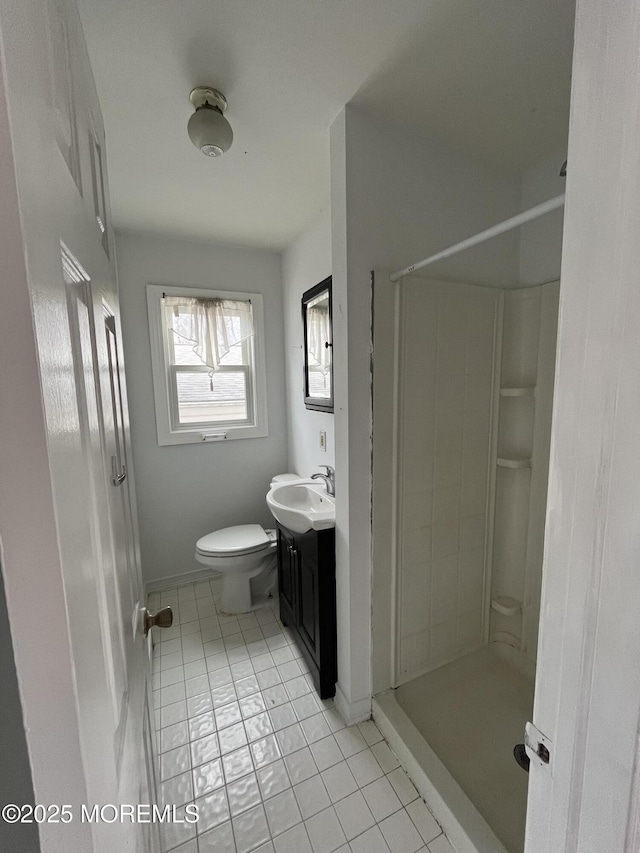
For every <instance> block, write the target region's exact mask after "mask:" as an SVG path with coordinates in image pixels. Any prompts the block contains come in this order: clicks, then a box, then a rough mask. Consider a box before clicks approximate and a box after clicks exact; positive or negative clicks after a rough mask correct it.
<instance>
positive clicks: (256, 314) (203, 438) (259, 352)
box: [147, 284, 269, 446]
mask: <svg viewBox="0 0 640 853" xmlns="http://www.w3.org/2000/svg"><path fill="white" fill-rule="evenodd" d="M163 294H166V295H167V296H184V297H185V298H198V297H204V298H206V299H233V300H241V301H250V302H251V309H252V314H253V326H254V336H253V341H252V342H250V344H249V345H250V346H251V347H252V350H253V354H252V355H253V358H252V362H253V364H252V368H253V369H251V368H249V370H248V371H246V372H247V374H248V377H247V407H248V408H249V407H250V404H251V403H252V404H253V420H252V421H251V422H250V423H242V422H240V423H231V424H214V423H210V424H189V425H188V426H177V424H178V401H177V399H176V394H175V393H174V390H173V385H174V383H172V382H171V380H170V374H171V373H172V372H175V369H174V368H173V366H172V365H171V364H170V363H169V358H168V355H169V351H168V345H167V339H166V330H165V327H164V323H163V321H162V297H163ZM147 309H148V312H149V338H150V343H151V368H152V373H153V396H154V399H155V408H156V427H157V431H158V444H159V445H161V446H162V445H169V444H196V443H197V444H203V443H205V442H218V441H225V440H226V441H229V440H233V439H238V438H264V437H265V436H267V435H268V434H269V432H268V421H267V371H266V367H265V365H266V358H265V342H264V311H263V305H262V295H261V294H260V293H244V292H240V291H227V290H224V291H223V290H205V289H202V288H193V287H168V286H167V285H162V284H148V285H147ZM196 369H197V368H196ZM238 369H239V371H243V370H245V368H244V367H243V366H240V365H238ZM202 370H203V371H206V372H209V369H208V368H207V367H206V366H205V365H203V366H202Z"/></svg>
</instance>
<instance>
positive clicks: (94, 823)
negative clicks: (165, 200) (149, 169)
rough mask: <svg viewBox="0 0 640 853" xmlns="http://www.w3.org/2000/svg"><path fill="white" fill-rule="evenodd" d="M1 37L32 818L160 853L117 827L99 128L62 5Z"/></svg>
mask: <svg viewBox="0 0 640 853" xmlns="http://www.w3.org/2000/svg"><path fill="white" fill-rule="evenodd" d="M0 39H1V43H0V52H1V54H2V59H3V68H2V75H3V76H2V97H0V155H1V156H0V164H1V165H0V183H1V184H2V188H3V190H6V191H5V192H4V193H3V197H2V205H3V213H2V217H3V219H2V226H3V227H2V228H0V254H2V256H3V258H4V260H3V266H2V267H0V269H1V271H2V274H3V296H4V297H5V299H6V302H5V309H4V312H3V313H4V315H5V316H4V317H3V321H4V326H3V329H2V334H3V340H2V345H3V349H2V357H3V364H4V365H5V371H6V372H7V374H10V375H9V379H8V383H7V388H8V389H9V391H10V394H11V396H10V397H8V398H6V399H5V398H3V401H2V403H3V406H10V407H11V408H12V414H13V419H12V422H11V424H10V426H11V430H10V431H8V432H7V442H6V444H5V445H4V450H5V451H6V454H7V456H6V459H4V460H3V461H5V462H6V465H5V468H4V472H5V474H6V477H5V478H3V479H4V483H3V485H4V486H5V487H6V489H7V492H9V493H11V494H12V496H13V501H12V508H11V509H9V508H5V506H4V505H3V506H2V507H0V510H1V511H0V520H1V521H2V529H1V530H0V535H1V537H2V547H3V569H4V573H5V586H6V589H7V599H8V609H9V616H10V621H11V628H12V635H13V643H14V648H15V657H16V667H17V671H18V678H19V681H20V685H21V693H22V702H23V709H24V716H25V723H26V729H27V743H28V747H29V750H30V758H31V764H32V773H33V783H34V790H35V796H36V802H38V803H42V804H45V805H48V804H61V805H64V804H68V805H69V806H70V812H69V813H70V814H72V816H73V819H72V820H71V821H70V822H69V823H66V822H58V823H54V824H42V825H41V826H40V827H39V829H40V840H41V847H42V851H43V853H49V851H61V850H64V851H68V853H102V852H103V851H104V853H107V851H108V853H112V851H114V850H123V851H132V853H134V851H136V853H137V852H138V851H139V853H143V851H144V853H155V851H157V850H158V849H159V844H158V831H157V824H154V823H149V822H145V819H146V817H147V815H146V813H144V812H143V813H142V816H141V819H140V820H139V819H138V818H139V815H138V812H137V811H135V812H133V813H131V811H130V810H128V809H126V808H125V812H124V813H122V812H120V811H119V809H120V807H121V806H125V807H127V806H133V807H136V806H138V804H143V805H146V804H148V805H152V804H153V803H154V801H155V776H154V772H153V753H154V749H153V731H152V724H151V719H152V717H151V715H150V713H149V694H150V690H149V686H148V679H149V648H148V641H147V640H146V639H145V637H144V635H143V632H142V630H141V620H140V618H139V613H140V603H141V602H142V599H143V587H142V582H141V577H140V571H139V561H138V555H137V547H136V537H135V523H134V518H133V500H132V493H131V490H130V489H131V487H132V484H131V475H132V469H131V465H130V458H129V456H130V450H129V436H128V415H127V405H126V389H125V384H124V373H123V364H122V351H121V347H120V341H119V318H118V297H117V287H116V274H115V262H114V260H115V259H114V245H113V236H112V232H111V227H110V221H109V205H108V190H107V183H106V166H105V161H104V150H105V146H104V134H103V130H102V119H101V115H100V109H99V105H98V101H97V97H96V93H95V87H94V83H93V78H92V76H91V70H90V66H89V63H88V59H87V56H86V49H85V46H84V40H83V37H82V30H81V27H80V23H79V19H78V16H77V11H76V9H75V7H74V5H73V2H72V0H1V2H0ZM5 96H6V104H5V102H4V101H5ZM9 127H10V134H9V132H8V130H9ZM12 183H13V186H12ZM7 188H8V189H7ZM7 226H8V227H7ZM21 312H22V313H21ZM27 312H28V317H29V321H28V322H27V320H26V316H24V315H26V313H27ZM18 353H21V355H20V356H18ZM14 375H15V379H12V378H11V377H13V376H14ZM3 439H4V436H3ZM27 484H29V485H30V490H28V489H27V488H26V487H25V486H26V485H27ZM52 534H53V535H52ZM34 554H37V555H38V556H37V557H35V556H34ZM96 805H97V806H98V807H99V808H101V807H103V806H104V807H106V811H103V812H98V813H96V812H94V811H93V807H94V806H96ZM83 806H85V807H86V808H87V812H85V813H84V815H83V812H82V807H83ZM114 806H115V808H116V810H114V808H113V807H114ZM83 817H84V820H83ZM88 817H89V818H90V819H87V818H88Z"/></svg>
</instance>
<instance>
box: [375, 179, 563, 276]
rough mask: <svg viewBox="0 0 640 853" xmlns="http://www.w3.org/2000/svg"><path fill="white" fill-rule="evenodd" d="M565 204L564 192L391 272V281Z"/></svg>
mask: <svg viewBox="0 0 640 853" xmlns="http://www.w3.org/2000/svg"><path fill="white" fill-rule="evenodd" d="M563 204H564V193H563V194H562V195H557V196H556V197H555V198H551V199H549V201H544V202H542V204H537V205H536V206H535V207H532V208H530V209H529V210H524V211H523V212H522V213H519V214H518V215H517V216H512V217H511V219H505V221H504V222H499V223H498V224H497V225H494V226H493V227H491V228H487V230H486V231H481V232H480V233H479V234H475V235H474V236H473V237H468V238H467V239H466V240H463V241H462V242H461V243H456V244H455V245H453V246H449V248H448V249H443V250H442V251H441V252H436V254H435V255H431V256H430V257H428V258H425V259H424V261H419V262H418V263H417V264H412V265H411V266H410V267H405V268H404V269H403V270H398V272H394V273H391V275H390V276H389V280H390V281H393V282H395V281H398V280H399V279H401V278H402V277H403V276H405V275H409V273H412V272H415V271H416V270H420V269H422V268H423V267H426V266H428V265H429V264H433V263H435V262H436V261H441V260H442V259H443V258H449V257H451V255H456V254H457V253H458V252H462V251H464V250H465V249H470V248H471V247H472V246H477V245H478V244H479V243H484V242H485V240H490V239H491V238H492V237H497V236H498V235H499V234H504V233H505V232H506V231H511V230H513V229H514V228H517V227H518V226H519V225H524V223H525V222H531V220H532V219H537V218H538V217H539V216H544V214H545V213H550V211H552V210H555V209H556V208H558V207H562V205H563Z"/></svg>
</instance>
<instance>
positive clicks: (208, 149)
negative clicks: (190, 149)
mask: <svg viewBox="0 0 640 853" xmlns="http://www.w3.org/2000/svg"><path fill="white" fill-rule="evenodd" d="M189 100H190V101H191V103H192V104H193V106H194V107H195V108H196V111H195V113H194V114H193V115H192V116H191V118H190V119H189V124H188V125H187V132H188V134H189V139H190V140H191V141H192V142H193V144H194V145H195V146H196V148H199V149H200V151H202V153H203V154H206V155H207V157H222V155H223V154H224V152H225V151H228V150H229V148H231V143H232V142H233V131H232V130H231V125H230V124H229V122H228V121H227V120H226V118H225V117H224V115H223V113H224V111H225V110H226V109H227V99H226V98H225V96H224V95H223V94H222V92H219V91H218V90H217V89H212V88H210V87H209V86H198V87H197V88H196V89H194V90H193V91H192V92H191V94H190V95H189Z"/></svg>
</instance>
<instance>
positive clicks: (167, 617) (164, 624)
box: [142, 607, 173, 637]
mask: <svg viewBox="0 0 640 853" xmlns="http://www.w3.org/2000/svg"><path fill="white" fill-rule="evenodd" d="M142 618H143V623H142V624H143V629H144V635H145V637H146V636H147V634H148V633H149V631H150V630H151V629H152V628H153V627H156V628H170V627H171V626H172V625H173V610H172V609H171V608H170V607H163V608H162V609H161V610H158V612H157V613H149V611H148V610H147V608H146V607H143V609H142Z"/></svg>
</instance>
